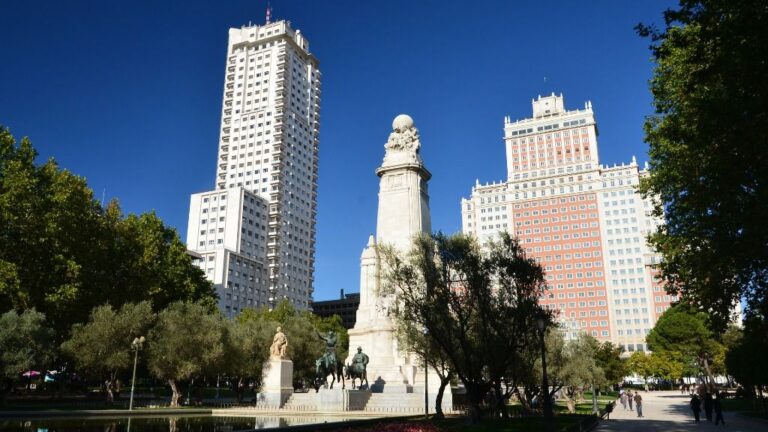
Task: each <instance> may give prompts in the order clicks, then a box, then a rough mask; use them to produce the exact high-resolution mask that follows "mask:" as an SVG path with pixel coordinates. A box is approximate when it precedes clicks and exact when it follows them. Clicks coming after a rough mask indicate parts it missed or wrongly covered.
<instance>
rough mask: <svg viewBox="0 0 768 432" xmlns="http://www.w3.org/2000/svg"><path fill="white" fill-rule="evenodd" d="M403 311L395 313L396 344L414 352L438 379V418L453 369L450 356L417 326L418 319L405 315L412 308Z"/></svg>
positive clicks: (436, 399) (436, 403)
mask: <svg viewBox="0 0 768 432" xmlns="http://www.w3.org/2000/svg"><path fill="white" fill-rule="evenodd" d="M399 310H400V311H402V312H403V313H397V314H395V319H396V329H395V336H396V338H397V342H398V346H399V347H401V349H402V350H403V351H405V352H410V353H414V354H416V355H417V356H419V357H420V358H421V359H422V364H423V361H424V359H426V363H427V364H428V365H429V367H431V368H432V369H433V370H434V372H435V373H436V374H437V376H438V378H439V379H440V387H439V388H438V391H437V395H436V397H435V417H436V418H438V419H440V418H443V417H445V414H444V413H443V396H444V395H445V389H446V387H448V385H450V383H451V378H452V377H453V375H454V374H453V371H452V367H451V363H450V358H449V356H448V355H447V353H446V352H445V351H444V350H443V349H442V347H441V346H440V345H438V344H437V343H435V340H434V338H431V337H429V335H428V334H426V333H425V332H424V328H423V327H419V326H418V324H416V323H417V322H418V319H417V318H416V317H413V316H411V315H407V314H406V311H412V309H405V308H403V309H399ZM449 391H450V389H449Z"/></svg>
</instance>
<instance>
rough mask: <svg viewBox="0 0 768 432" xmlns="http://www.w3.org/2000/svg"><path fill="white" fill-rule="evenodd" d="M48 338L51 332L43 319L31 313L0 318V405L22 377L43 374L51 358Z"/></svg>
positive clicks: (52, 356) (37, 314) (27, 311)
mask: <svg viewBox="0 0 768 432" xmlns="http://www.w3.org/2000/svg"><path fill="white" fill-rule="evenodd" d="M52 338H53V331H52V330H51V329H50V328H49V327H48V326H47V324H46V321H45V315H43V314H42V313H40V312H37V311H35V310H34V309H30V310H26V311H24V312H22V313H20V314H19V313H16V312H15V311H9V312H6V313H4V314H3V315H0V381H1V382H2V400H1V401H0V402H2V404H4V403H5V398H6V395H7V394H8V392H9V391H10V390H12V389H13V385H14V383H15V381H16V380H17V379H19V378H20V377H21V376H22V374H23V373H25V372H27V371H29V370H38V371H42V372H45V371H46V368H47V366H48V365H49V364H50V362H51V361H52V360H53V358H54V354H55V351H54V347H53V345H52V342H51V341H52Z"/></svg>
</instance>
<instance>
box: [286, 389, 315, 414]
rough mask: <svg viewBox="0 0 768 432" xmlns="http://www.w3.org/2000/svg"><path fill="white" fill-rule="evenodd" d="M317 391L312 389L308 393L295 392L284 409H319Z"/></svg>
mask: <svg viewBox="0 0 768 432" xmlns="http://www.w3.org/2000/svg"><path fill="white" fill-rule="evenodd" d="M317 396H318V395H317V393H315V392H314V391H312V390H310V391H309V392H307V393H294V394H292V395H291V397H289V398H288V400H287V401H286V402H285V405H283V409H286V410H292V411H315V410H317Z"/></svg>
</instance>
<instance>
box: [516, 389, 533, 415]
mask: <svg viewBox="0 0 768 432" xmlns="http://www.w3.org/2000/svg"><path fill="white" fill-rule="evenodd" d="M513 391H514V393H515V395H516V396H517V401H518V402H520V406H522V407H523V413H530V412H531V411H532V409H531V400H532V399H533V394H532V393H531V394H530V396H529V392H528V387H527V386H525V387H523V394H520V388H518V387H514V390H513Z"/></svg>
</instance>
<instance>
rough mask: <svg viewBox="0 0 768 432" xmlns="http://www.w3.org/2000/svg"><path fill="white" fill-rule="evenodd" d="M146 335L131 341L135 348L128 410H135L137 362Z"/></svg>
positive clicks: (132, 347) (132, 346) (133, 348)
mask: <svg viewBox="0 0 768 432" xmlns="http://www.w3.org/2000/svg"><path fill="white" fill-rule="evenodd" d="M145 340H146V339H144V336H140V337H137V338H134V339H133V342H131V349H132V350H133V378H131V401H130V402H128V411H132V410H133V389H134V388H135V385H136V363H138V361H139V351H141V349H142V348H143V345H144V341H145Z"/></svg>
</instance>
